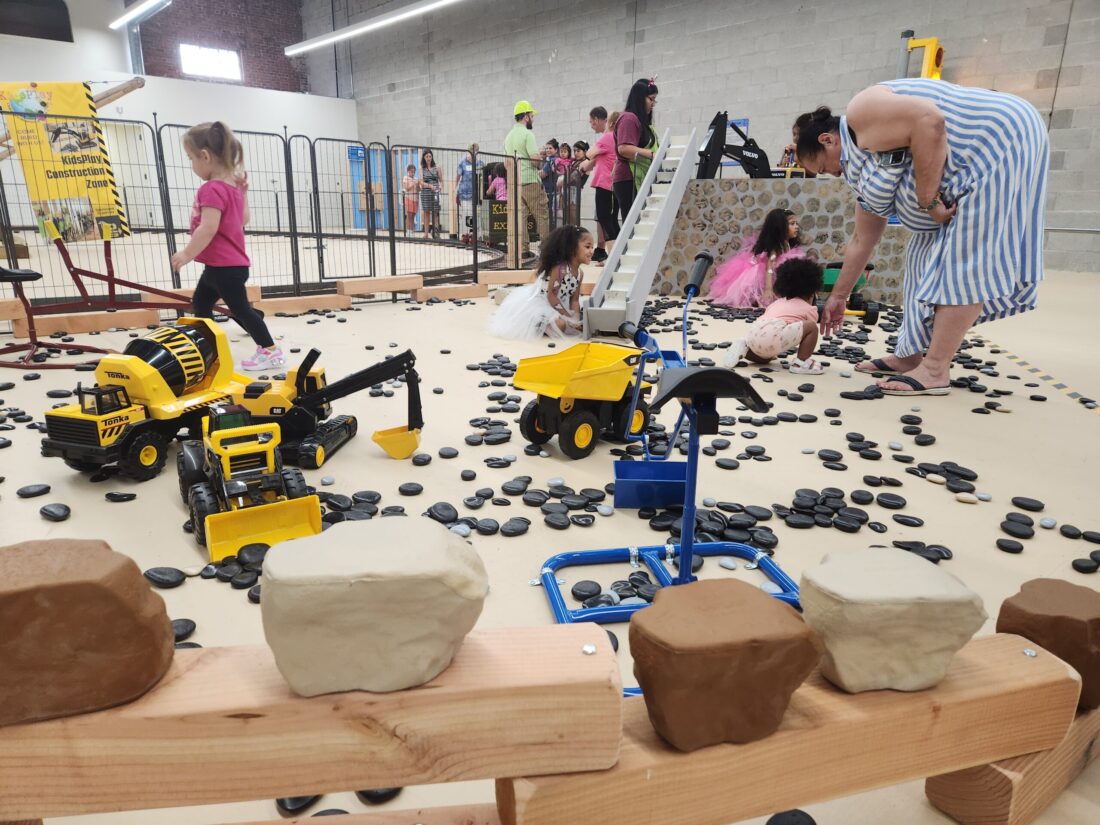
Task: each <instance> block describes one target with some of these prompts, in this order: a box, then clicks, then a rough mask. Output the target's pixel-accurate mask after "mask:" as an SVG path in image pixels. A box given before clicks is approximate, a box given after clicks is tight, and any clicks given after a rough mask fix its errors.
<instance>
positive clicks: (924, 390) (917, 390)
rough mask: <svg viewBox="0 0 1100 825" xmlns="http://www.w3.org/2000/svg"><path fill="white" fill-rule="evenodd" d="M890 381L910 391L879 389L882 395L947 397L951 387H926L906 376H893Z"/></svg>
mask: <svg viewBox="0 0 1100 825" xmlns="http://www.w3.org/2000/svg"><path fill="white" fill-rule="evenodd" d="M890 380H891V381H897V382H898V383H899V384H905V385H906V386H909V387H912V389H911V390H888V389H886V388H885V387H880V388H879V389H881V390H882V393H883V395H948V394H949V393H950V392H951V387H949V386H948V387H926V386H924V384H922V383H921V382H920V381H918V380H917V379H916V378H911V377H910V376H908V375H895V376H893V377H892V378H891V379H890Z"/></svg>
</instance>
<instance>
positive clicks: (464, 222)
mask: <svg viewBox="0 0 1100 825" xmlns="http://www.w3.org/2000/svg"><path fill="white" fill-rule="evenodd" d="M477 152H478V145H477V144H476V143H471V144H470V147H469V149H467V150H466V157H464V158H463V159H462V160H460V161H459V162H458V171H457V172H456V173H455V205H456V206H457V207H458V236H459V238H462V237H463V236H464V235H467V234H471V233H472V232H473V228H472V227H471V226H470V216H471V215H472V214H473V204H474V186H475V185H476V182H475V178H476V177H477V172H478V171H479V170H480V169H481V168H482V167H484V166H485V164H483V163H482V162H481V161H479V160H478V159H477ZM471 236H472V235H471Z"/></svg>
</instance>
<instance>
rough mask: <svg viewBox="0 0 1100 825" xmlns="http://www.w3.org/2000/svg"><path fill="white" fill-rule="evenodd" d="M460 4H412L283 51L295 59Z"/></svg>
mask: <svg viewBox="0 0 1100 825" xmlns="http://www.w3.org/2000/svg"><path fill="white" fill-rule="evenodd" d="M460 2H462V0H420V2H417V3H411V4H410V5H408V6H405V7H404V8H400V9H395V10H393V11H388V12H385V13H384V14H379V15H376V16H374V17H371V18H369V19H367V20H361V21H360V22H358V23H355V24H353V25H351V26H345V27H344V28H342V29H337V30H336V31H334V32H330V33H329V34H322V35H319V36H317V37H312V38H310V39H309V40H303V41H302V42H301V43H295V44H294V45H293V46H287V47H286V48H285V49H284V50H283V51H284V53H285V54H286V56H287V57H294V55H296V54H302V53H303V52H308V51H311V50H313V49H320V48H322V47H323V46H331V45H332V44H333V43H338V42H340V41H341V40H347V39H348V38H349V37H358V36H359V35H361V34H366V33H367V32H372V31H374V30H375V29H380V28H382V27H383V26H389V25H391V24H393V23H400V22H401V21H402V20H408V19H410V18H413V17H419V16H421V15H423V14H428V13H429V12H433V11H436V10H437V9H441V8H443V7H444V6H452V5H454V4H455V3H460Z"/></svg>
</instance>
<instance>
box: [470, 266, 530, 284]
mask: <svg viewBox="0 0 1100 825" xmlns="http://www.w3.org/2000/svg"><path fill="white" fill-rule="evenodd" d="M537 274H538V273H536V272H535V270H533V269H481V270H478V273H477V282H478V283H479V284H489V285H498V286H499V285H502V284H529V283H531V282H533V281H534V280H535V278H536V276H537Z"/></svg>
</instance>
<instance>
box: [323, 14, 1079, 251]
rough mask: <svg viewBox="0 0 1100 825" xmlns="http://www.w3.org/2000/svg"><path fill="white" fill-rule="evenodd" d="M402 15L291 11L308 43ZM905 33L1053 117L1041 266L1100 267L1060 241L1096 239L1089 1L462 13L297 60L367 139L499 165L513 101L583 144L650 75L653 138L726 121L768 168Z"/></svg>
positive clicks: (955, 74)
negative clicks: (597, 120) (351, 100)
mask: <svg viewBox="0 0 1100 825" xmlns="http://www.w3.org/2000/svg"><path fill="white" fill-rule="evenodd" d="M406 3H407V0H302V20H303V29H304V32H303V34H304V36H306V37H310V36H313V35H316V34H320V33H322V32H325V31H329V30H331V28H332V17H333V15H334V14H335V15H336V16H337V17H338V18H339V25H343V24H344V21H349V22H352V23H354V22H356V21H357V20H361V19H364V18H367V17H370V16H373V15H375V14H377V13H379V12H382V11H386V10H389V9H392V8H398V7H400V6H403V5H406ZM902 28H912V29H915V30H916V32H917V34H918V36H929V35H936V36H939V37H940V39H941V42H942V44H943V45H944V47H945V48H946V54H947V59H946V63H945V66H944V72H943V76H944V79H946V80H950V81H953V82H956V83H961V84H964V85H975V86H984V87H987V88H993V89H997V90H1000V91H1006V92H1011V93H1013V94H1017V95H1020V96H1021V97H1024V98H1025V99H1027V100H1029V101H1030V102H1031V103H1032V104H1034V105H1035V106H1036V107H1037V108H1038V109H1039V111H1040V112H1041V113H1042V114H1043V115H1044V117H1047V118H1049V119H1050V123H1051V148H1052V156H1051V166H1052V173H1051V179H1050V189H1049V201H1048V224H1049V226H1050V227H1051V231H1050V232H1049V233H1048V237H1047V265H1048V268H1050V269H1075V270H1088V271H1100V264H1098V263H1097V261H1100V233H1097V232H1095V231H1093V232H1072V231H1065V230H1073V229H1092V230H1097V229H1100V169H1098V166H1097V164H1096V163H1095V160H1094V159H1095V157H1096V156H1097V152H1098V149H1100V131H1098V130H1100V42H1098V39H1100V34H1098V32H1100V0H1072V2H1071V0H1053V1H1051V0H925V2H910V1H909V0H828V2H826V0H634V1H633V2H625V3H624V2H621V0H587V1H586V2H580V1H579V0H509V1H508V2H502V0H466V2H462V3H458V4H456V5H454V6H451V7H448V8H446V9H443V10H441V11H439V12H436V13H434V14H431V15H428V16H426V17H423V18H419V19H417V20H412V21H408V22H405V23H400V24H398V25H396V26H393V27H392V28H387V29H385V30H382V31H379V32H377V33H374V34H369V35H366V36H364V37H362V38H359V39H357V40H353V41H350V43H349V44H348V45H347V46H346V47H345V48H346V49H347V54H346V60H343V61H341V60H340V54H339V53H338V52H337V53H336V54H334V52H333V50H331V49H328V50H321V53H319V54H316V55H314V56H312V57H310V58H308V59H307V60H304V61H303V62H304V63H305V65H306V71H307V72H308V76H309V81H310V88H311V89H313V90H318V91H319V90H321V89H333V88H335V87H336V82H335V75H336V74H337V70H336V67H337V66H347V67H350V68H347V69H341V72H343V71H350V73H351V78H350V80H348V79H346V78H344V77H341V78H340V80H339V85H340V87H341V88H350V89H351V90H352V93H353V95H354V97H355V99H356V101H357V105H358V118H359V129H360V137H361V138H362V139H363V140H372V139H382V140H384V139H385V137H386V136H387V135H389V136H390V137H391V138H392V139H393V140H394V141H395V142H402V143H414V144H431V145H436V146H465V145H467V144H468V143H470V142H471V141H477V142H478V143H479V144H480V145H481V147H482V149H483V151H492V150H496V151H499V147H500V143H501V141H502V139H503V136H504V134H505V133H506V132H507V130H508V128H510V125H511V122H512V121H511V110H512V105H513V104H514V102H515V101H516V100H518V99H521V98H522V99H528V100H530V101H531V102H532V103H533V104H534V105H535V107H536V108H537V109H538V110H539V115H538V117H537V118H536V120H535V134H536V136H537V137H538V139H539V140H545V139H546V138H548V137H551V136H553V137H557V138H559V139H569V140H575V139H577V138H586V139H588V138H590V137H591V135H590V133H589V130H588V127H587V112H588V110H589V108H590V107H591V106H593V105H596V104H601V105H604V106H606V107H607V108H608V109H613V108H617V107H621V105H622V104H623V102H624V101H625V96H626V91H627V89H628V88H629V86H630V84H631V82H632V81H633V80H634V79H635V78H637V77H642V76H651V75H654V74H655V75H657V83H658V86H659V87H660V89H661V94H660V98H659V100H658V109H657V124H658V128H659V129H661V128H663V127H666V126H667V127H671V128H672V129H673V130H674V131H676V132H681V131H683V130H684V129H686V128H687V127H688V126H689V125H691V126H698V127H705V126H706V124H707V123H708V122H709V121H710V118H711V117H712V116H713V114H714V112H715V111H716V110H718V109H727V110H729V113H730V115H731V117H747V118H749V119H750V122H751V126H750V133H751V134H752V136H753V137H755V138H756V139H757V140H758V141H759V142H760V144H761V145H762V146H763V147H764V148H765V149H766V150H767V151H768V152H769V154H771V155H772V157H773V159H778V154H779V152H780V151H781V147H782V146H783V145H784V144H785V143H786V142H787V141H788V140H789V129H790V124H791V122H792V121H793V119H794V118H795V116H797V115H798V114H799V113H800V112H803V111H806V110H808V109H811V108H813V107H814V106H817V105H819V104H821V103H826V104H829V105H830V106H832V107H833V108H834V109H838V110H842V109H843V107H844V106H845V104H846V103H847V101H848V100H849V99H850V98H851V96H852V95H853V94H854V93H856V92H858V91H859V90H860V89H862V88H864V87H865V86H867V85H870V84H872V83H874V82H876V81H879V80H883V79H889V78H892V77H894V75H895V69H896V63H897V56H898V48H899V45H900V39H899V34H900V30H901V29H902ZM918 59H919V55H914V60H913V63H914V69H915V68H916V63H917V60H918Z"/></svg>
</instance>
